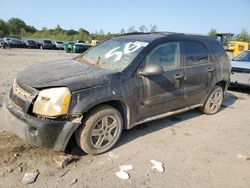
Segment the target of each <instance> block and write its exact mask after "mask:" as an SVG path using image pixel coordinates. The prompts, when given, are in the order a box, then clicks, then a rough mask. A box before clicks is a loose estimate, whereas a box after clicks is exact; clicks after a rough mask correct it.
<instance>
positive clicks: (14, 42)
mask: <svg viewBox="0 0 250 188" xmlns="http://www.w3.org/2000/svg"><path fill="white" fill-rule="evenodd" d="M4 41H5V42H6V43H7V45H8V46H9V47H12V48H13V47H15V48H24V47H25V46H24V44H23V42H22V41H21V39H18V38H4Z"/></svg>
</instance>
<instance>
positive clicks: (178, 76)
mask: <svg viewBox="0 0 250 188" xmlns="http://www.w3.org/2000/svg"><path fill="white" fill-rule="evenodd" d="M183 78H184V75H183V74H176V75H175V76H174V79H175V80H181V79H183Z"/></svg>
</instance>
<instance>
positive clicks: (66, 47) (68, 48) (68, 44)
mask: <svg viewBox="0 0 250 188" xmlns="http://www.w3.org/2000/svg"><path fill="white" fill-rule="evenodd" d="M73 45H74V42H65V43H64V45H63V48H64V51H65V52H66V53H68V52H72V49H73Z"/></svg>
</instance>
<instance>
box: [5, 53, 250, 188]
mask: <svg viewBox="0 0 250 188" xmlns="http://www.w3.org/2000/svg"><path fill="white" fill-rule="evenodd" d="M74 56H76V54H65V53H64V52H63V51H50V50H44V51H41V50H31V49H10V50H9V49H0V70H1V71H0V106H2V104H3V99H4V96H5V94H6V91H7V89H8V88H9V87H10V85H11V83H12V81H13V79H14V78H15V76H16V74H17V73H18V72H19V71H21V70H22V69H24V68H25V67H27V66H29V65H31V64H34V63H38V62H45V61H51V60H58V59H67V58H72V57H74ZM41 71H46V70H41ZM249 93H250V91H249V90H243V89H234V90H233V91H232V90H231V91H228V92H227V93H226V96H225V100H224V102H223V106H222V108H221V111H220V112H219V113H217V114H215V115H210V116H208V115H204V114H201V113H200V112H199V111H198V110H193V111H190V112H186V113H183V114H180V115H177V116H174V117H169V118H166V119H162V120H159V121H153V122H151V123H147V124H143V125H140V126H138V127H135V128H133V129H131V130H128V131H124V132H123V134H122V137H121V140H120V142H119V143H118V144H117V146H116V147H115V148H114V149H113V150H112V151H110V152H108V153H105V154H102V155H98V156H89V155H86V154H84V153H82V152H81V151H80V150H79V149H78V148H77V147H71V149H69V150H68V153H69V154H70V155H69V154H67V155H66V156H71V155H74V156H75V157H77V158H76V159H75V160H73V161H72V162H71V163H70V164H68V165H67V166H66V167H64V168H59V167H58V166H57V164H56V162H55V161H54V160H53V159H54V158H55V157H58V156H60V155H64V154H63V153H60V152H54V151H52V150H48V149H43V148H38V147H36V146H33V145H31V144H29V143H26V142H25V141H23V140H21V139H19V138H18V137H17V136H15V135H14V134H12V133H10V132H9V131H8V127H9V126H11V125H8V122H4V121H3V119H4V113H3V110H2V108H1V107H0V187H34V186H35V187H152V188H154V187H216V188H217V187H227V188H230V187H232V188H235V187H237V188H239V187H245V188H249V187H250V170H249V169H250V160H249V159H250V158H249V157H250V116H249V112H250V95H249ZM72 145H73V143H72ZM238 154H241V156H240V155H238ZM237 155H238V157H237ZM244 156H245V157H244ZM151 159H154V160H157V161H161V162H162V163H164V167H165V171H164V172H163V173H160V172H158V171H156V170H153V169H152V164H151V162H150V160H151ZM125 164H126V165H127V164H131V165H132V166H133V169H132V170H130V171H129V172H128V173H129V175H130V179H128V180H121V179H119V178H118V177H116V175H115V172H117V171H119V165H125ZM34 170H38V171H39V175H38V177H37V179H36V181H35V182H34V183H33V184H30V185H23V184H21V180H22V178H23V176H24V174H25V173H26V172H32V171H34Z"/></svg>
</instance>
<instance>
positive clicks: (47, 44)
mask: <svg viewBox="0 0 250 188" xmlns="http://www.w3.org/2000/svg"><path fill="white" fill-rule="evenodd" d="M38 46H39V48H40V49H53V44H52V41H51V40H40V41H39V44H38Z"/></svg>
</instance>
